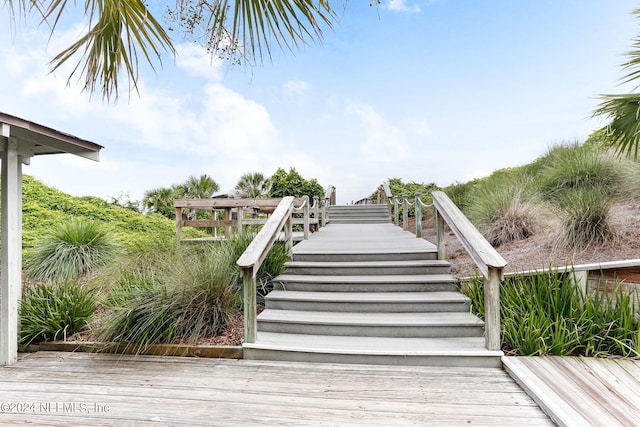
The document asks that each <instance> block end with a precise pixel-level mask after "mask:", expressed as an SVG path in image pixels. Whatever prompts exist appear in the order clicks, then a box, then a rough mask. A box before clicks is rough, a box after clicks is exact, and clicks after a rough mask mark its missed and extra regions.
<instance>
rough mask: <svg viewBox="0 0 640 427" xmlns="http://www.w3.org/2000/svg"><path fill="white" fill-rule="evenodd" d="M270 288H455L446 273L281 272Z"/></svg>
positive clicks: (455, 282)
mask: <svg viewBox="0 0 640 427" xmlns="http://www.w3.org/2000/svg"><path fill="white" fill-rule="evenodd" d="M273 285H274V289H278V290H287V291H327V292H419V291H422V292H434V291H453V292H455V291H458V281H457V280H456V279H455V278H454V277H453V276H451V275H450V274H415V275H385V276H310V275H300V274H288V273H285V274H281V275H279V276H277V277H275V278H274V279H273Z"/></svg>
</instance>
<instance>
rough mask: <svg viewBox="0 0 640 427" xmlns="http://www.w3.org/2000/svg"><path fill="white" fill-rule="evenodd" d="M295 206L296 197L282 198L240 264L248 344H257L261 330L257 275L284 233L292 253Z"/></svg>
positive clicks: (239, 261)
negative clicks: (259, 330)
mask: <svg viewBox="0 0 640 427" xmlns="http://www.w3.org/2000/svg"><path fill="white" fill-rule="evenodd" d="M293 203H294V197H293V196H287V197H283V198H282V200H281V201H280V203H279V204H278V206H277V207H276V209H275V210H274V211H273V213H272V214H271V216H270V217H269V219H268V220H267V222H266V223H265V224H264V226H263V227H262V229H261V230H260V232H258V234H257V235H256V237H255V238H254V239H253V240H252V241H251V243H250V244H249V246H247V249H246V250H245V251H244V252H243V254H242V255H241V256H240V258H239V259H238V261H237V265H238V266H239V267H240V273H241V275H242V281H243V286H244V341H245V342H247V343H254V342H256V335H257V328H258V324H257V319H256V318H257V311H256V292H257V274H258V271H259V270H260V266H261V265H262V262H263V261H264V259H265V258H266V256H267V254H268V253H269V250H271V248H272V247H273V244H274V243H275V241H276V240H277V238H278V235H279V234H280V232H282V231H284V240H285V245H286V247H287V250H288V251H289V252H290V251H291V249H292V247H293V239H292V234H293V218H292V213H293Z"/></svg>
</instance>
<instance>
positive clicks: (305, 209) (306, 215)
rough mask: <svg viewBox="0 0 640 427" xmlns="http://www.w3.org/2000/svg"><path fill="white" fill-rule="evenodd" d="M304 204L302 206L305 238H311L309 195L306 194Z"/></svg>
mask: <svg viewBox="0 0 640 427" xmlns="http://www.w3.org/2000/svg"><path fill="white" fill-rule="evenodd" d="M303 199H304V206H303V207H302V215H303V220H302V222H303V226H302V227H303V228H304V240H307V239H308V238H309V196H304V197H303Z"/></svg>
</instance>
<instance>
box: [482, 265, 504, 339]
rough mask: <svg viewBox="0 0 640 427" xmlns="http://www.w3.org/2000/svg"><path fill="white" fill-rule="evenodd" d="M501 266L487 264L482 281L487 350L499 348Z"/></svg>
mask: <svg viewBox="0 0 640 427" xmlns="http://www.w3.org/2000/svg"><path fill="white" fill-rule="evenodd" d="M501 280H502V268H495V267H491V266H489V274H488V277H486V278H485V281H484V338H485V347H486V348H487V350H500V344H501V340H500V282H501Z"/></svg>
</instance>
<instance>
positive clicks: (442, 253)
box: [434, 209, 447, 260]
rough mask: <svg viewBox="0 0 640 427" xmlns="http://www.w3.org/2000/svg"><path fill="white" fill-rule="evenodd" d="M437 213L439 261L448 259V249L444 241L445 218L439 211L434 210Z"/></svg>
mask: <svg viewBox="0 0 640 427" xmlns="http://www.w3.org/2000/svg"><path fill="white" fill-rule="evenodd" d="M434 210H435V212H436V248H437V249H438V259H440V260H443V259H447V249H446V247H445V244H444V243H445V241H444V218H442V215H440V214H439V213H438V209H434Z"/></svg>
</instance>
